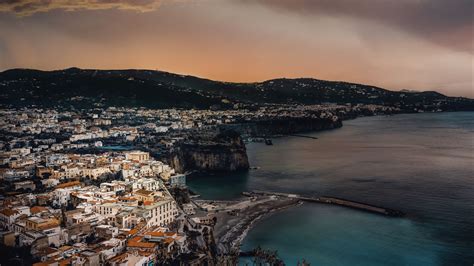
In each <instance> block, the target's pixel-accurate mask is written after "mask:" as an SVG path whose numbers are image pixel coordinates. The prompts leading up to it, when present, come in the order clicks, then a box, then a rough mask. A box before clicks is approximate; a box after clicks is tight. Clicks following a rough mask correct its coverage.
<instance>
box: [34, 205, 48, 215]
mask: <svg viewBox="0 0 474 266" xmlns="http://www.w3.org/2000/svg"><path fill="white" fill-rule="evenodd" d="M46 210H47V209H46V207H42V206H33V207H31V208H30V212H31V213H32V214H37V213H39V212H43V211H46Z"/></svg>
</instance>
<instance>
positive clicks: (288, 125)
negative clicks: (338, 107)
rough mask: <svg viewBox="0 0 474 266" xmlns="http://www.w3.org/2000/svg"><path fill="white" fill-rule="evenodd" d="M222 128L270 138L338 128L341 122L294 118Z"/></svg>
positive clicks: (337, 120)
mask: <svg viewBox="0 0 474 266" xmlns="http://www.w3.org/2000/svg"><path fill="white" fill-rule="evenodd" d="M224 127H226V128H232V129H233V130H236V131H238V132H239V133H240V134H242V135H245V136H250V137H265V136H266V137H271V136H275V135H290V134H296V133H303V132H311V131H321V130H328V129H334V128H340V127H342V121H341V120H340V119H339V118H309V117H294V118H282V119H273V120H261V121H256V122H251V123H242V124H235V125H224Z"/></svg>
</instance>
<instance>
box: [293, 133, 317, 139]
mask: <svg viewBox="0 0 474 266" xmlns="http://www.w3.org/2000/svg"><path fill="white" fill-rule="evenodd" d="M288 136H292V137H299V138H307V139H318V138H317V137H313V136H308V135H300V134H289V135H288Z"/></svg>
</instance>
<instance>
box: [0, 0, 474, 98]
mask: <svg viewBox="0 0 474 266" xmlns="http://www.w3.org/2000/svg"><path fill="white" fill-rule="evenodd" d="M473 3H474V1H472V0H397V1H393V0H358V1H354V0H0V71H2V70H6V69H10V68H35V69H43V70H53V69H63V68H68V67H80V68H98V69H130V68H136V69H154V70H163V71H169V72H175V73H181V74H189V75H195V76H200V77H205V78H210V79H215V80H223V81H236V82H242V81H244V82H253V81H263V80H268V79H272V78H281V77H287V78H297V77H312V78H318V79H326V80H343V81H350V82H357V83H363V84H371V85H375V86H380V87H384V88H387V89H392V90H401V89H410V90H418V91H424V90H436V91H439V92H441V93H444V94H447V95H451V96H465V97H470V98H474V88H473V76H474V70H473V59H474V58H473V55H474V48H473V33H474V26H473V24H474V23H473V15H474V7H473Z"/></svg>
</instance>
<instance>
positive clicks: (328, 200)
mask: <svg viewBox="0 0 474 266" xmlns="http://www.w3.org/2000/svg"><path fill="white" fill-rule="evenodd" d="M242 194H243V195H245V196H252V195H267V196H278V197H287V198H292V199H298V200H302V201H306V202H314V203H323V204H333V205H338V206H343V207H348V208H352V209H357V210H362V211H367V212H371V213H376V214H382V215H386V216H391V217H402V216H405V213H403V212H402V211H398V210H394V209H389V208H385V207H380V206H375V205H372V204H367V203H362V202H357V201H353V200H347V199H341V198H335V197H325V196H322V197H311V196H302V195H298V194H290V193H281V192H271V191H259V190H256V191H252V192H243V193H242Z"/></svg>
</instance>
